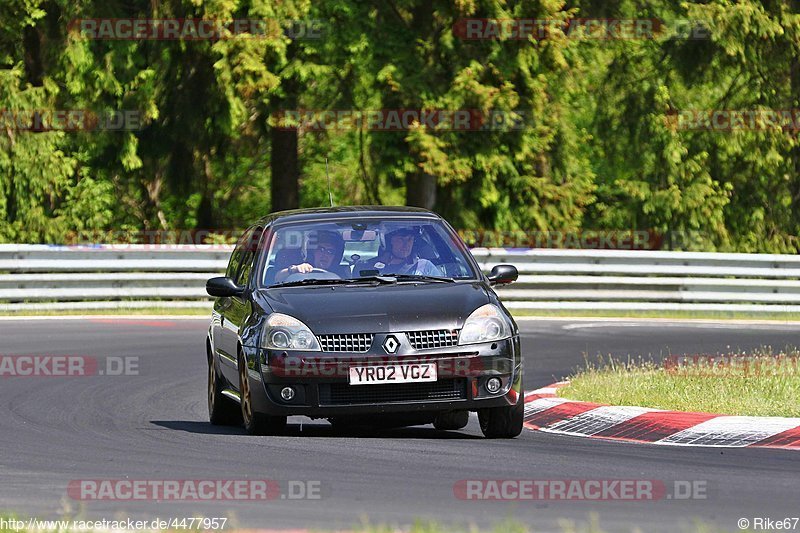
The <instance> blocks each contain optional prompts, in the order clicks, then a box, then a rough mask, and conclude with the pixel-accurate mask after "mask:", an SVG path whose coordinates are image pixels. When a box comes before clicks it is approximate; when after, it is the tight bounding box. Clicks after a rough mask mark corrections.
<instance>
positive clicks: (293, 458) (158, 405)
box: [0, 318, 800, 531]
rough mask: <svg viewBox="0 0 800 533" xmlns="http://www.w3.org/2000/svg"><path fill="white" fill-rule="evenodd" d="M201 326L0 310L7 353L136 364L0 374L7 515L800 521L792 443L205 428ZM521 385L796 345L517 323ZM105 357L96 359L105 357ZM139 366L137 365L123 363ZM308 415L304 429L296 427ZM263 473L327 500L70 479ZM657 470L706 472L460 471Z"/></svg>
mask: <svg viewBox="0 0 800 533" xmlns="http://www.w3.org/2000/svg"><path fill="white" fill-rule="evenodd" d="M207 322H208V321H207V320H205V319H203V320H171V319H169V318H167V319H163V320H157V321H150V320H144V319H139V320H133V321H130V322H126V321H124V320H116V319H108V320H93V321H77V320H63V319H52V320H25V319H20V320H9V321H0V355H55V354H59V355H85V356H91V357H95V358H98V359H99V360H103V359H105V358H107V357H134V358H138V370H137V371H138V374H136V375H123V376H109V375H95V376H80V377H2V378H0V399H1V400H2V409H0V450H2V452H0V481H2V482H0V510H5V511H13V512H14V513H16V514H17V515H19V516H21V517H27V516H34V515H35V516H39V517H53V518H57V517H61V516H64V515H65V514H68V515H70V516H76V515H77V516H80V517H83V518H86V519H90V518H91V519H101V518H108V519H114V518H127V517H132V518H139V519H152V518H155V517H160V518H168V517H183V516H205V517H223V516H228V517H230V518H231V522H229V527H228V528H226V529H230V526H231V525H233V526H241V527H265V528H288V527H311V528H325V529H333V528H348V527H351V526H353V525H357V524H359V523H361V522H362V520H364V517H367V519H368V520H369V521H370V522H371V523H388V524H396V525H407V524H409V523H411V522H412V521H413V519H415V518H423V519H425V518H430V519H436V520H437V521H439V522H443V523H447V524H457V525H467V524H477V525H479V526H494V525H496V524H497V523H499V522H501V521H502V520H504V519H507V518H512V519H515V520H518V521H522V522H525V523H526V524H528V525H530V526H531V527H532V528H534V529H535V530H545V531H550V530H553V529H557V528H558V520H559V519H570V520H574V521H586V520H587V519H588V517H589V516H590V514H591V513H595V514H597V515H598V517H599V521H600V524H601V526H602V527H603V528H604V529H605V530H607V531H625V530H629V529H630V528H631V527H632V526H640V527H641V528H643V530H645V531H652V530H663V531H679V530H681V529H682V528H683V527H686V528H689V526H691V524H692V520H693V519H695V518H696V519H700V520H703V521H705V522H710V523H713V524H714V525H716V526H718V527H719V528H722V529H723V530H727V531H737V530H738V527H737V520H738V519H739V518H743V517H745V518H749V519H750V520H751V521H752V519H753V518H754V517H766V518H771V519H776V520H777V519H783V518H786V517H794V516H798V515H800V455H798V453H797V452H795V451H785V450H773V449H752V448H751V449H714V448H693V447H685V448H684V447H664V446H651V445H638V444H625V443H609V442H603V441H597V440H592V439H580V438H572V437H563V436H554V435H548V434H544V433H539V432H530V431H527V430H526V431H525V432H524V433H523V435H522V436H520V437H519V438H518V439H515V440H512V441H491V440H484V439H483V438H481V437H480V430H479V428H478V427H477V420H476V419H475V417H474V415H473V418H472V420H471V421H470V425H469V426H468V427H467V428H466V429H465V430H463V431H458V432H438V431H436V430H434V429H433V428H432V427H430V426H423V427H417V428H408V429H399V430H391V431H390V430H384V431H376V432H373V433H367V434H364V433H336V432H334V431H333V429H332V428H331V427H330V426H329V425H328V424H327V422H324V421H314V422H312V421H310V420H307V419H302V418H297V419H291V420H290V432H289V435H287V436H280V437H250V436H247V435H245V434H244V433H243V431H241V430H238V429H236V428H222V429H220V428H217V427H214V426H211V425H210V424H209V423H208V422H207V411H206V362H205V355H204V348H203V342H204V336H205V329H206V327H207ZM520 326H521V328H522V330H523V334H524V340H523V348H524V351H525V381H526V388H527V389H529V390H530V389H533V388H537V387H541V386H544V385H547V384H549V383H551V382H553V381H554V380H557V379H560V378H563V377H565V376H566V375H567V374H568V373H569V372H570V370H571V369H573V368H574V367H576V366H578V365H580V364H581V363H582V361H583V360H584V357H587V356H588V357H589V358H590V359H591V358H593V357H595V356H596V355H597V354H598V353H602V354H609V353H610V354H613V355H614V356H617V357H622V358H625V357H628V356H629V355H631V356H634V357H635V356H638V355H644V356H652V357H654V358H659V357H663V356H666V355H670V354H695V353H718V352H722V353H728V352H730V351H731V350H737V349H744V350H746V349H752V348H755V347H759V346H763V345H771V346H773V347H774V348H782V347H785V346H787V345H788V346H797V345H800V326H792V325H741V324H713V323H704V324H698V323H654V322H637V321H635V320H631V321H626V322H605V321H594V322H588V321H570V320H560V321H553V320H547V321H529V320H526V321H521V322H520ZM100 366H101V367H103V368H105V367H104V365H103V364H101V365H100ZM131 373H133V372H131ZM301 422H302V425H301ZM246 478H255V479H271V480H278V481H281V482H282V483H284V484H285V483H288V482H289V481H301V480H302V481H314V482H319V486H320V487H321V498H319V499H299V500H291V499H280V498H278V499H275V500H271V501H267V502H264V501H260V502H251V501H212V502H167V503H162V502H156V501H133V502H130V501H128V502H120V501H88V502H80V501H76V500H74V499H72V498H70V497H69V496H68V493H67V486H68V485H69V483H70V481H71V480H83V479H115V480H116V479H130V480H149V479H159V480H163V479H172V480H184V479H246ZM465 479H469V480H486V479H538V480H590V479H591V480H613V479H628V480H660V481H663V482H664V483H666V485H667V486H668V487H671V486H673V482H674V481H680V482H687V481H688V482H698V481H699V482H701V483H702V484H703V485H704V486H705V488H706V497H705V499H690V500H679V499H667V498H665V499H661V500H658V501H593V502H589V501H516V502H513V501H512V502H499V501H466V500H460V499H458V498H456V497H455V496H454V491H453V487H454V484H455V483H456V482H457V481H459V480H465Z"/></svg>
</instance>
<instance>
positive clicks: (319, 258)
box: [275, 230, 350, 283]
mask: <svg viewBox="0 0 800 533" xmlns="http://www.w3.org/2000/svg"><path fill="white" fill-rule="evenodd" d="M309 248H311V246H307V247H306V254H305V256H306V262H305V263H300V264H297V265H291V266H290V267H288V268H284V269H283V270H281V271H279V272H278V273H277V274H275V282H276V283H281V282H283V281H284V280H285V279H286V278H288V277H289V276H290V275H292V274H308V273H309V272H311V271H312V270H313V269H315V268H318V269H322V270H325V271H327V272H331V273H333V274H336V275H337V276H339V277H340V278H347V277H350V273H349V272H348V269H347V267H345V266H342V265H341V264H340V263H341V261H342V255H343V254H344V241H343V240H342V237H341V235H339V233H338V232H336V231H327V230H320V231H318V232H317V239H316V243H315V246H314V247H313V248H312V249H310V250H309Z"/></svg>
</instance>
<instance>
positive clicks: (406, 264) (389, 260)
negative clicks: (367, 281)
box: [361, 228, 443, 276]
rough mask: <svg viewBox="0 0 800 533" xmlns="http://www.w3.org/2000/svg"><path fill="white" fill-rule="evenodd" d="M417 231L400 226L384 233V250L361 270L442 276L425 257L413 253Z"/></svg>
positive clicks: (437, 268)
mask: <svg viewBox="0 0 800 533" xmlns="http://www.w3.org/2000/svg"><path fill="white" fill-rule="evenodd" d="M417 235H418V233H417V232H416V231H414V229H412V228H400V229H398V230H395V231H392V232H389V233H387V234H386V240H385V242H386V250H385V251H384V252H383V253H382V254H381V255H379V256H378V257H376V258H375V259H373V260H372V261H369V262H368V263H367V266H366V268H362V269H361V270H370V269H372V270H377V271H378V272H379V273H380V274H382V275H383V274H389V275H391V274H409V275H414V276H442V275H443V274H442V271H441V270H439V267H437V266H436V265H434V264H433V263H432V262H431V261H429V260H427V259H422V258H420V257H419V256H418V255H417V254H416V253H414V240H415V239H416V236H417Z"/></svg>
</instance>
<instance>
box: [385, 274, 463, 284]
mask: <svg viewBox="0 0 800 533" xmlns="http://www.w3.org/2000/svg"><path fill="white" fill-rule="evenodd" d="M392 277H393V278H395V279H396V280H397V281H435V282H439V283H455V281H456V280H454V279H453V278H447V277H444V276H423V275H421V274H392Z"/></svg>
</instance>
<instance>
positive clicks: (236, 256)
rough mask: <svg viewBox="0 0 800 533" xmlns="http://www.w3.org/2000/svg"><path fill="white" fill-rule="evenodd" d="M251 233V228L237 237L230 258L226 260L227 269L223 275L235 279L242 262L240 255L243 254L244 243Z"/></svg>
mask: <svg viewBox="0 0 800 533" xmlns="http://www.w3.org/2000/svg"><path fill="white" fill-rule="evenodd" d="M251 233H252V230H247V231H245V232H244V235H242V236H241V237H240V238H239V242H237V243H236V247H235V248H234V249H233V253H232V254H231V259H230V261H228V269H227V270H226V271H225V276H226V277H229V278H231V279H232V280H234V281H236V274H237V273H238V272H239V265H241V264H242V255H243V254H244V249H245V245H246V243H247V240H248V239H249V238H250V235H251Z"/></svg>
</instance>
